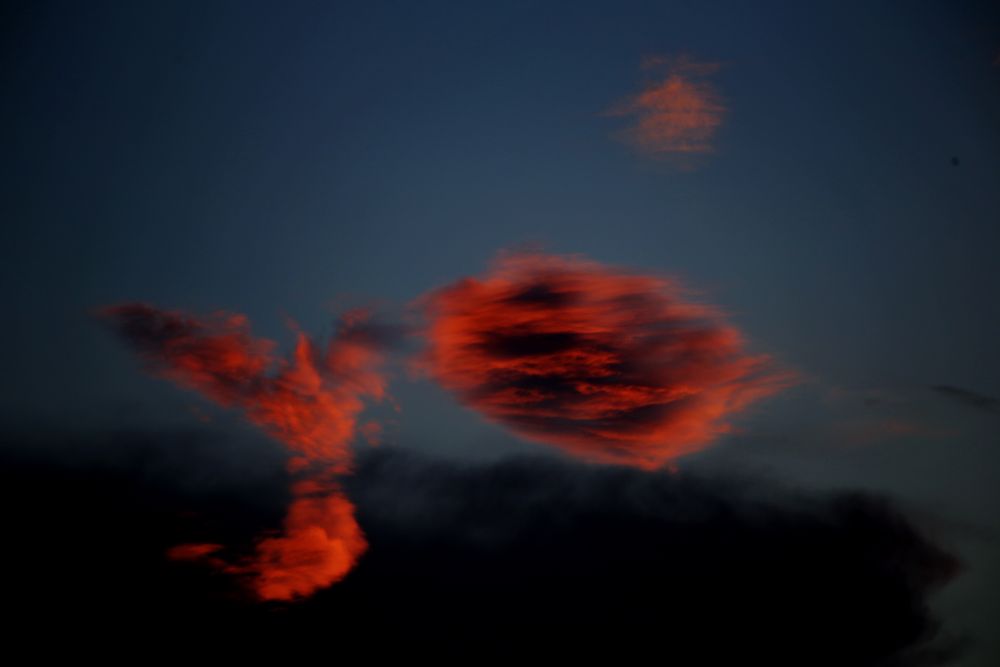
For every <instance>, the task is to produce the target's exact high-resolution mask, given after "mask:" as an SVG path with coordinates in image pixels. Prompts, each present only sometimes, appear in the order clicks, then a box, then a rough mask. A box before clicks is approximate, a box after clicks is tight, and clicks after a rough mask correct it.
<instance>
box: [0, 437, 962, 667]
mask: <svg viewBox="0 0 1000 667" xmlns="http://www.w3.org/2000/svg"><path fill="white" fill-rule="evenodd" d="M230 438H231V436H222V435H220V434H218V433H215V432H212V431H203V432H175V433H159V434H150V433H119V434H103V435H90V436H72V437H69V436H67V437H62V438H56V437H50V438H46V439H39V438H37V437H36V438H30V439H28V438H25V437H21V436H16V435H13V434H7V435H6V436H5V440H6V442H5V443H4V445H5V447H4V448H3V450H2V451H3V452H4V454H3V457H4V459H3V461H2V462H0V463H2V470H3V473H2V474H3V479H2V483H0V488H2V492H3V496H4V498H3V502H4V504H5V506H6V507H8V508H13V507H26V508H30V511H28V512H23V513H18V512H8V516H9V518H8V521H7V534H8V536H9V538H10V541H9V542H8V544H9V546H8V547H7V548H6V550H5V554H4V557H5V559H6V560H8V561H9V562H8V563H7V564H6V565H5V571H6V572H8V573H11V574H12V575H13V576H11V579H10V580H9V582H8V589H7V594H6V596H5V597H6V602H7V604H8V606H9V608H11V609H16V610H17V614H16V616H15V617H14V621H13V624H14V626H13V627H12V628H9V630H10V631H11V634H10V635H9V636H10V637H12V638H13V639H12V641H13V643H14V644H15V645H23V646H24V647H26V648H28V647H31V650H32V651H33V653H34V654H36V655H39V656H49V655H50V654H63V653H67V652H68V653H74V652H78V651H84V652H86V653H88V654H90V655H99V656H106V657H115V656H117V657H127V656H132V657H134V658H136V659H139V658H141V657H142V656H146V655H149V654H153V653H155V654H157V655H162V654H164V653H168V654H174V653H176V654H179V655H185V654H186V655H198V656H202V657H206V656H209V655H211V656H214V657H215V659H220V660H225V659H237V658H242V657H247V656H253V655H257V656H259V655H261V654H263V652H274V653H276V654H279V655H282V656H286V657H292V656H304V655H317V652H319V653H322V654H323V655H324V656H326V657H328V658H329V660H330V661H331V662H335V661H337V660H338V659H351V660H354V659H378V658H383V657H393V658H400V659H409V658H412V657H413V656H414V655H417V654H425V655H429V656H439V657H444V656H448V657H454V656H465V657H466V658H467V659H471V660H478V659H487V658H490V657H497V656H502V657H508V658H516V659H525V660H530V659H533V658H536V657H546V658H551V659H559V660H562V659H565V660H583V659H593V658H602V659H607V660H613V661H616V662H617V661H619V660H625V661H628V662H631V661H636V660H639V659H640V658H641V659H643V660H645V659H648V658H649V657H650V656H652V657H657V659H662V660H665V661H669V662H674V663H678V662H679V664H731V663H729V661H735V660H740V661H744V660H746V661H754V662H756V661H762V663H763V664H767V665H789V666H791V665H803V664H809V665H830V666H831V667H833V666H838V667H841V666H843V665H855V666H864V665H872V666H874V665H925V664H935V663H937V662H938V660H939V659H940V658H943V657H946V656H948V655H950V652H951V651H952V650H954V649H955V648H956V646H957V645H956V644H955V642H954V641H952V640H949V639H948V638H947V637H945V636H942V635H941V634H940V633H939V628H938V623H937V621H936V619H935V618H934V617H933V616H932V615H931V614H930V612H929V611H928V606H927V605H928V596H929V595H930V594H931V593H932V592H933V591H935V590H936V589H938V588H939V587H940V586H941V585H942V584H944V583H945V582H947V581H949V580H950V579H951V578H952V577H953V576H954V575H955V574H956V573H957V571H958V564H957V563H956V560H955V559H954V558H953V557H952V556H950V555H949V554H948V553H946V552H945V551H943V550H942V549H941V548H939V547H937V546H935V545H934V544H933V543H932V542H931V541H929V540H928V539H927V538H926V537H925V536H922V535H921V534H920V532H918V531H917V530H916V529H915V528H914V527H913V526H912V525H911V524H910V523H909V522H908V521H907V520H906V519H905V518H904V517H903V516H902V515H901V514H900V513H899V512H898V511H897V510H896V509H895V508H894V507H893V505H892V503H890V502H889V501H887V500H886V499H884V498H879V497H877V496H874V495H870V494H862V493H835V494H820V493H815V492H814V493H808V494H806V493H800V492H796V491H793V490H790V489H787V488H782V487H780V486H778V485H776V484H775V483H774V482H770V481H765V480H751V479H735V478H730V479H719V478H715V479H713V478H700V477H696V476H689V475H685V474H673V475H672V474H669V473H665V472H644V471H639V470H635V469H631V468H622V467H597V466H589V465H585V464H578V463H570V462H562V461H557V460H555V459H546V458H520V459H512V460H508V461H503V462H499V463H493V464H453V463H447V462H443V461H437V460H431V459H428V458H424V457H422V456H419V455H416V454H411V453H406V452H402V451H398V450H393V449H371V450H368V451H366V452H365V453H363V454H362V455H361V457H360V461H359V463H358V467H357V470H356V473H355V475H354V476H352V477H350V478H349V479H347V480H346V481H345V485H346V489H347V492H348V493H349V494H350V496H351V498H352V500H353V501H354V503H355V504H356V506H357V516H358V521H359V523H360V524H361V526H362V529H363V530H364V531H365V534H366V536H367V539H368V542H369V544H370V547H371V548H370V551H369V553H367V554H366V555H365V556H364V557H363V558H362V559H361V560H360V562H359V564H358V566H357V568H356V569H355V570H354V571H352V572H351V573H350V574H349V575H348V576H347V577H346V578H345V579H344V580H343V581H342V582H341V583H340V584H338V585H336V586H334V587H332V588H329V589H327V590H322V591H319V592H318V593H317V594H316V595H314V596H313V597H312V598H310V599H308V600H305V601H302V602H300V603H293V604H286V603H265V604H261V603H260V602H259V601H258V600H256V599H255V598H254V597H253V595H252V594H251V593H250V592H249V591H247V590H246V589H245V588H244V587H241V586H240V585H239V583H238V581H236V580H235V579H234V578H233V577H230V576H228V575H226V574H223V573H220V572H217V571H214V570H213V569H212V568H210V567H208V566H206V565H204V564H201V563H198V562H197V561H195V562H177V561H171V560H168V558H167V557H166V554H167V551H168V549H169V548H170V547H171V546H173V545H175V544H177V543H180V542H198V541H211V542H219V543H223V544H226V545H231V546H228V547H227V548H229V549H234V550H237V551H238V550H240V549H243V550H246V551H248V552H249V551H250V550H252V548H253V540H254V538H255V536H256V535H258V534H259V533H261V532H263V533H266V532H267V531H275V532H276V531H278V530H279V529H280V528H281V521H282V516H283V511H284V507H285V503H286V502H287V500H288V497H287V496H288V494H289V490H288V485H287V480H286V479H284V477H285V475H286V474H287V473H282V472H280V471H281V468H280V467H278V466H274V465H270V464H273V463H276V462H277V461H279V460H280V456H281V455H280V453H279V452H278V451H277V450H276V449H273V448H271V446H270V445H269V444H268V443H266V442H262V441H253V440H252V439H251V440H250V442H248V443H234V442H232V441H231V439H230ZM237 446H238V447H239V448H241V449H243V451H247V450H249V453H250V455H251V456H247V457H243V458H239V457H233V456H232V452H233V451H235V450H236V448H237ZM98 452H99V453H98ZM254 457H256V458H257V459H258V460H259V462H258V463H252V461H253V458H254ZM269 457H270V458H271V459H272V460H271V461H268V458H269ZM17 573H20V574H17ZM52 632H55V633H56V635H55V639H56V641H44V640H43V638H44V636H45V635H48V634H49V633H52Z"/></svg>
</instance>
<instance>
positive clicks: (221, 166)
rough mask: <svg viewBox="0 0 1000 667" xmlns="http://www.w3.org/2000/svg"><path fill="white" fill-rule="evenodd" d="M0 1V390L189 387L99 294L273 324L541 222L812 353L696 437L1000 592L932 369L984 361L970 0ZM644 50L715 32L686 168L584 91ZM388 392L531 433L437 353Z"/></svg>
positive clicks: (984, 373)
mask: <svg viewBox="0 0 1000 667" xmlns="http://www.w3.org/2000/svg"><path fill="white" fill-rule="evenodd" d="M0 31H2V32H0V35H2V37H0V169H2V180H0V219H2V220H3V221H4V225H3V231H4V243H3V247H2V253H3V257H2V263H0V272H2V277H3V284H4V293H5V298H6V302H7V309H8V312H9V314H10V315H9V317H8V320H7V324H6V326H5V327H4V328H3V330H2V334H0V335H2V336H3V342H4V349H5V350H6V351H7V362H6V363H5V371H4V379H5V381H4V384H3V395H2V397H3V400H2V401H0V417H2V419H3V420H4V421H5V422H6V423H8V424H17V425H24V424H29V423H38V422H42V423H48V424H61V425H64V426H70V425H79V426H86V427H95V426H96V427H107V426H113V425H120V424H122V423H128V424H167V423H171V424H176V423H182V424H183V423H188V422H191V423H194V422H195V421H196V420H197V416H196V415H195V414H194V413H193V412H192V411H191V410H190V407H191V406H192V405H197V404H199V402H198V399H197V398H196V397H194V396H193V395H186V394H181V393H179V392H177V391H176V390H175V389H174V388H173V387H170V386H167V385H166V384H162V383H159V382H157V381H156V380H154V379H151V378H149V377H147V376H145V375H142V374H141V373H139V372H138V370H137V364H136V363H135V361H134V359H133V358H132V357H131V356H130V354H129V353H128V351H127V350H125V349H123V348H122V347H121V346H120V345H119V344H118V343H117V342H116V341H115V340H114V339H113V338H112V337H111V336H109V335H108V334H107V332H106V331H104V330H102V329H101V328H100V327H98V326H97V325H96V324H95V323H94V321H93V320H92V319H91V318H90V316H89V314H88V313H89V312H90V311H91V309H93V308H95V307H97V306H101V305H104V304H109V303H117V302H122V301H129V300H141V301H147V302H150V303H154V304H157V305H160V306H163V307H169V308H180V309H188V310H193V311H199V312H204V311H210V310H214V309H217V308H225V309H229V310H234V311H238V312H243V313H246V314H247V315H248V316H249V317H250V318H251V320H252V322H253V323H254V327H255V331H256V332H258V333H260V334H261V335H266V336H270V337H275V338H278V339H279V340H282V341H283V342H285V343H289V342H290V341H291V335H290V334H289V333H288V330H287V328H286V327H285V324H284V322H285V318H286V317H289V316H290V317H291V318H293V319H294V320H296V321H297V322H299V323H300V324H301V325H302V326H303V328H305V329H306V330H310V331H324V330H328V328H329V321H330V317H331V315H332V313H333V311H334V306H336V305H339V304H344V303H364V302H367V301H369V300H371V299H376V300H378V301H379V302H380V303H383V304H384V308H385V309H386V310H387V311H388V312H390V313H392V312H395V313H397V314H398V312H399V309H401V308H402V307H403V306H404V305H405V304H406V303H408V302H410V301H411V300H412V299H414V298H415V297H417V296H419V295H420V294H422V293H424V292H425V291H426V290H428V289H431V288H434V287H438V286H440V285H442V284H445V283H447V282H450V281H452V280H454V279H456V278H458V277H461V276H465V275H470V274H473V273H478V272H480V271H481V270H482V269H483V268H484V267H485V266H486V264H487V263H488V261H489V260H490V258H491V257H492V256H493V255H494V254H495V253H496V252H497V251H498V250H499V249H502V248H505V247H511V246H516V245H519V244H523V243H541V244H542V245H543V246H544V247H545V248H546V249H548V250H550V251H553V252H559V253H563V252H566V253H583V254H585V255H587V256H589V257H591V258H593V259H595V260H598V261H601V262H607V263H610V264H617V265H624V266H629V267H634V268H640V269H648V270H653V271H657V272H665V273H668V274H671V275H676V276H679V277H680V278H682V279H683V280H684V281H685V282H686V283H687V284H689V285H690V286H692V287H695V288H698V289H700V290H703V293H704V295H705V297H706V298H707V299H708V300H709V301H711V302H713V303H716V304H718V305H720V306H721V307H723V308H724V309H725V310H726V311H727V312H729V313H731V315H732V320H733V322H734V323H735V324H736V325H737V326H739V327H740V328H741V329H743V330H744V331H745V332H746V333H747V335H748V337H749V339H750V341H751V342H752V345H753V348H754V349H755V350H758V351H761V352H767V353H769V354H772V355H774V356H775V357H776V358H777V359H779V360H781V361H782V362H783V363H785V364H787V365H788V366H790V367H792V368H795V369H797V370H798V371H799V372H800V373H802V374H803V375H804V376H805V377H807V378H808V382H806V383H804V384H803V385H802V386H801V387H799V388H798V389H796V390H795V391H791V392H787V393H786V395H784V396H783V397H781V398H776V399H774V400H771V401H767V402H765V403H762V404H761V405H760V406H758V407H756V408H755V410H754V411H753V413H752V414H751V415H750V416H748V418H747V419H746V420H745V423H744V424H743V430H742V432H741V433H739V434H737V435H735V436H733V437H732V438H729V439H727V440H726V441H725V442H723V443H722V444H721V445H720V446H719V447H718V448H716V449H715V450H712V451H710V452H707V453H706V454H705V455H704V456H701V457H699V458H698V460H697V461H696V462H695V463H694V464H697V465H711V466H715V465H724V466H730V467H731V466H750V467H754V468H761V469H764V470H767V471H778V472H780V474H782V475H786V476H790V477H791V478H792V479H795V480H797V481H799V482H801V483H806V484H815V485H819V486H836V485H852V484H853V485H860V486H870V487H872V488H877V489H881V490H886V491H889V492H891V493H894V494H898V495H899V496H901V497H902V498H904V499H905V500H906V501H908V502H911V503H912V504H913V507H914V508H915V511H917V512H921V511H926V512H927V513H928V515H931V514H933V516H932V517H930V518H928V521H930V522H932V523H933V522H935V521H936V522H938V523H939V524H944V525H945V527H943V528H941V530H942V531H943V532H944V533H945V535H946V539H949V540H952V542H954V543H956V544H957V545H958V546H959V547H960V548H961V549H963V550H964V553H965V554H966V555H967V557H968V558H969V560H970V562H971V563H972V564H973V565H974V566H975V567H973V568H972V569H971V570H970V573H969V574H968V575H967V576H966V579H965V580H964V581H965V583H963V582H959V584H957V585H956V586H955V587H953V588H954V589H955V590H953V591H951V592H949V593H948V594H947V595H946V597H947V596H948V595H950V596H951V597H950V598H948V599H947V600H945V601H944V602H943V603H942V604H945V605H946V606H947V605H950V606H948V609H950V610H952V611H951V613H952V618H953V620H954V622H955V623H956V624H957V626H958V627H961V628H966V627H968V628H973V632H980V633H982V628H984V627H987V626H988V622H987V621H988V620H989V619H990V618H993V619H995V618H996V615H997V613H1000V610H998V606H997V601H996V598H997V596H996V595H995V594H993V595H990V594H989V590H993V591H994V592H995V590H996V589H997V588H998V587H1000V586H998V581H1000V573H998V572H997V571H996V569H995V565H993V566H988V565H987V563H989V562H990V561H991V559H992V558H994V557H995V558H996V562H1000V546H998V539H1000V536H998V535H1000V523H998V521H997V516H1000V496H998V493H997V491H996V486H995V484H994V483H993V480H994V478H995V473H996V471H997V469H998V468H1000V449H998V448H1000V436H998V426H1000V421H998V420H1000V416H998V415H997V414H996V412H995V410H994V411H993V412H992V413H991V412H990V411H989V410H984V409H982V408H976V407H974V406H970V405H969V404H967V403H966V404H963V403H962V402H961V401H959V400H956V399H955V395H954V394H950V395H949V394H946V393H942V392H940V391H938V392H935V391H933V390H932V389H931V387H932V386H933V385H949V386H953V387H959V388H962V389H966V390H969V391H973V392H976V393H978V394H982V395H984V396H1000V354H998V352H997V348H996V341H997V339H998V333H1000V305H998V304H1000V299H998V298H997V293H998V291H1000V272H998V270H997V261H996V257H997V251H998V247H1000V226H998V225H997V220H998V219H1000V215H998V212H1000V65H998V64H997V59H998V58H1000V13H998V12H997V11H996V10H994V9H992V8H990V6H989V3H985V2H984V3H958V2H949V3H944V2H938V3H929V2H926V3H916V2H912V3H910V2H908V3H880V2H854V3H850V2H836V3H823V4H821V3H794V2H790V3H742V2H701V3H684V4H681V3H667V2H657V3H653V2H650V3H622V2H606V3H591V2H574V3H561V4H555V3H528V2H503V3H495V4H493V5H487V4H485V3H402V2H400V3H376V2H359V3H354V4H335V3H320V2H316V3H251V2H233V3H222V2H213V3H126V2H119V3H97V2H93V3H70V2H67V3H35V2H7V3H5V4H4V8H3V9H2V10H0ZM657 54H660V55H678V54H688V55H690V56H691V57H693V58H696V59H698V60H701V61H705V62H713V63H720V64H721V68H720V70H719V71H718V72H717V73H716V74H715V75H713V76H712V81H713V83H714V84H715V86H716V87H717V89H718V91H719V94H720V95H721V97H722V99H723V101H724V104H725V106H726V108H727V113H726V114H725V117H724V122H723V124H722V126H721V128H720V129H719V131H718V133H717V135H716V137H715V140H714V151H713V152H712V153H711V154H710V155H706V156H703V159H700V160H699V161H698V163H697V165H695V166H694V167H693V168H690V167H681V166H678V165H677V164H676V163H672V162H671V161H669V160H662V159H653V158H650V157H649V156H648V155H643V154H641V153H638V152H636V151H635V150H633V149H632V148H631V147H630V146H629V145H628V144H627V143H625V142H623V141H621V140H619V139H617V138H616V137H615V134H616V133H618V132H620V131H621V130H622V129H623V126H624V125H625V124H626V123H627V121H625V120H623V119H622V118H617V117H611V116H608V115H607V114H606V113H605V112H606V111H607V110H608V109H609V108H611V107H612V106H613V105H615V104H616V103H617V102H619V101H620V100H622V99H624V98H627V97H628V96H630V95H633V94H635V93H636V92H638V91H639V90H640V88H641V86H642V84H643V81H644V77H645V76H646V75H645V74H644V72H643V71H642V70H641V69H640V63H641V62H642V60H643V58H645V57H647V56H650V55H657ZM953 158H957V164H955V163H954V161H953ZM392 392H393V394H394V395H395V396H396V397H397V399H398V401H399V403H400V405H401V408H402V412H401V413H400V415H399V416H398V418H397V422H398V423H397V425H396V426H394V427H393V428H392V429H390V431H389V435H390V438H391V439H392V440H393V441H395V442H397V443H398V444H400V445H401V446H412V447H417V448H423V449H427V450H433V451H443V452H449V453H462V454H464V455H468V456H488V457H492V456H498V455H502V454H505V453H509V452H514V451H528V450H532V449H533V448H534V446H532V445H527V444H524V443H521V442H519V441H518V440H517V439H516V438H514V437H513V436H511V435H509V434H507V433H506V432H504V431H502V430H501V429H500V428H499V427H496V426H492V425H489V424H486V423H484V422H482V420H481V419H480V418H479V417H478V416H477V415H474V414H471V413H469V412H467V411H465V410H463V409H462V408H461V407H458V406H457V405H455V404H454V402H453V401H452V400H451V399H450V398H448V397H447V396H445V394H444V392H443V391H442V390H440V389H438V388H436V387H435V386H433V385H431V384H430V383H428V382H423V381H421V382H415V381H411V380H408V379H407V378H406V377H405V375H404V374H402V373H397V378H396V381H395V382H394V384H393V386H392ZM224 418H225V417H223V419H224ZM899 423H904V424H906V425H907V426H906V427H902V428H895V427H893V426H892V424H899ZM887 424H888V426H887ZM894 428H895V430H894ZM470 442H476V443H477V445H476V448H475V450H472V448H471V447H470V446H469V444H468V443H470ZM845 442H850V443H852V444H848V445H845V444H844V443H845ZM932 509H933V512H932ZM970 535H974V536H975V537H970ZM984 535H985V536H984ZM990 567H992V568H993V569H990ZM969 582H971V583H969ZM984 610H985V611H984ZM983 639H984V641H985V639H986V638H985V637H983ZM989 651H993V653H992V655H993V656H996V655H997V654H998V653H1000V649H998V648H997V645H996V644H994V645H992V647H991V648H984V649H981V650H979V651H978V653H975V654H973V655H970V657H969V662H967V663H963V664H967V665H974V664H983V665H985V664H987V662H986V661H987V660H988V659H989ZM977 660H978V661H980V662H977Z"/></svg>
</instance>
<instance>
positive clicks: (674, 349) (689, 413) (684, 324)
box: [421, 253, 791, 468]
mask: <svg viewBox="0 0 1000 667" xmlns="http://www.w3.org/2000/svg"><path fill="white" fill-rule="evenodd" d="M421 304H422V306H423V308H424V312H425V313H426V315H427V316H428V318H429V324H428V329H427V335H428V338H429V347H428V349H427V351H426V353H425V356H424V358H423V366H424V367H425V368H426V370H427V371H428V372H429V373H430V374H431V375H432V376H433V377H435V378H436V379H437V380H438V381H439V382H441V383H442V384H443V385H444V386H445V387H447V388H448V389H450V390H451V391H453V392H454V393H455V394H457V396H458V397H459V398H460V400H461V401H462V402H463V403H465V404H466V405H468V406H470V407H472V408H475V409H476V410H479V411H481V412H482V413H484V414H485V415H486V416H487V417H489V418H490V419H492V420H494V421H496V422H499V423H501V424H504V425H506V426H508V427H510V428H511V429H512V430H514V431H515V432H517V433H519V434H521V435H523V436H525V437H527V438H530V439H532V440H536V441H540V442H545V443H550V444H554V445H557V446H559V447H561V448H563V449H565V450H567V451H569V452H571V453H573V454H576V455H579V456H582V457H585V458H587V459H592V460H597V461H606V462H618V463H626V464H630V465H635V466H639V467H644V468H654V467H658V466H660V465H662V464H664V463H666V462H668V461H670V460H671V459H674V458H675V457H678V456H680V455H682V454H686V453H689V452H693V451H696V450H698V449H701V448H703V447H705V446H706V445H707V444H708V443H709V442H710V441H711V440H712V439H713V438H714V437H715V436H717V435H718V434H720V433H723V432H725V431H726V430H727V424H726V420H727V418H728V417H730V416H731V415H733V414H734V413H735V412H737V411H739V410H741V409H743V408H745V407H746V406H747V405H749V404H750V403H752V402H753V401H755V400H758V399H760V398H762V397H764V396H767V395H769V394H772V393H774V392H776V391H778V390H779V389H781V388H783V387H784V386H787V385H788V384H789V383H790V381H791V375H790V374H789V373H785V372H777V371H775V370H774V369H773V368H772V366H771V364H770V361H769V359H768V358H767V357H764V356H749V355H747V354H745V353H744V352H743V339H742V336H741V335H740V333H739V332H738V331H737V330H736V329H735V328H733V327H732V326H730V325H727V324H725V323H724V322H723V321H722V317H721V315H720V314H719V312H718V311H717V310H715V309H714V308H711V307H709V306H706V305H701V304H697V303H693V302H691V301H689V300H685V299H684V298H683V293H682V291H681V289H680V288H679V287H678V286H677V285H676V284H675V283H673V282H671V281H669V280H666V279H664V278H660V277H655V276H649V275H641V274H635V273H628V272H624V271H619V270H616V269H613V268H609V267H606V266H602V265H600V264H597V263H595V262H591V261H586V260H583V259H580V258H575V257H560V256H552V255H544V254H540V253H525V254H513V255H504V256H501V257H500V259H499V260H498V261H497V262H496V263H495V265H494V267H493V268H492V270H491V271H490V272H489V273H487V274H486V275H485V276H482V277H479V278H467V279H465V280H461V281H459V282H457V283H454V284H452V285H450V286H448V287H445V288H443V289H440V290H437V291H435V292H432V293H431V294H429V295H427V296H425V297H423V298H422V300H421Z"/></svg>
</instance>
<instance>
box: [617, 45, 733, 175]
mask: <svg viewBox="0 0 1000 667" xmlns="http://www.w3.org/2000/svg"><path fill="white" fill-rule="evenodd" d="M644 67H645V68H646V69H650V68H657V69H665V70H666V74H665V76H664V77H663V78H658V79H657V80H656V81H654V82H653V83H651V84H650V85H648V86H647V87H646V88H645V89H644V90H643V91H642V92H641V93H639V94H638V95H635V96H634V97H631V98H629V99H627V100H625V101H624V102H621V103H620V104H618V105H616V106H615V107H613V108H612V109H611V110H609V111H608V114H609V115H612V116H625V117H629V118H632V119H634V121H635V124H634V125H632V126H631V127H630V128H629V129H628V130H626V131H625V137H626V139H627V140H628V141H629V142H630V143H632V144H634V145H635V146H636V147H637V148H639V149H640V150H641V151H643V152H646V153H651V154H656V155H675V156H677V155H680V156H685V155H687V156H690V155H693V154H701V153H709V152H711V151H712V140H713V139H714V137H715V133H716V130H718V128H719V126H720V125H721V124H722V119H723V116H724V115H725V113H726V108H725V106H724V105H723V103H722V98H721V96H720V95H719V93H718V91H717V90H716V88H715V86H714V85H713V84H712V83H711V81H709V80H708V77H709V76H710V75H712V74H714V73H715V72H717V71H718V69H719V66H718V65H716V64H712V63H698V62H694V61H692V60H690V59H686V58H677V59H665V58H650V59H647V61H646V63H644Z"/></svg>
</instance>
